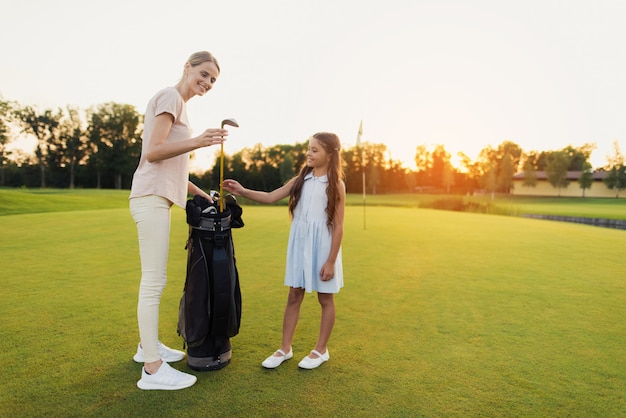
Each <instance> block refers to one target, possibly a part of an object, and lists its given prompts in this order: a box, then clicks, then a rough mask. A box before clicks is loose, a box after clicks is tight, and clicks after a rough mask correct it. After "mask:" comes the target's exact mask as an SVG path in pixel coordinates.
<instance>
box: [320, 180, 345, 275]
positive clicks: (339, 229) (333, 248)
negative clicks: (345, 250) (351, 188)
mask: <svg viewBox="0 0 626 418" xmlns="http://www.w3.org/2000/svg"><path fill="white" fill-rule="evenodd" d="M338 189H339V201H338V202H337V207H336V208H335V218H334V219H333V232H332V237H331V239H332V242H331V245H330V253H329V254H328V259H327V260H326V263H324V265H323V266H322V270H321V271H320V278H321V279H322V280H323V281H328V280H331V279H332V278H333V277H335V262H336V261H337V255H338V254H339V248H341V241H342V240H343V218H344V213H345V208H346V185H345V183H344V182H343V181H342V182H340V187H339V188H338Z"/></svg>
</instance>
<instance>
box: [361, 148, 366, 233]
mask: <svg viewBox="0 0 626 418" xmlns="http://www.w3.org/2000/svg"><path fill="white" fill-rule="evenodd" d="M361 155H363V154H361ZM361 161H363V158H361ZM361 165H363V164H361ZM362 168H363V229H364V230H365V229H367V227H366V223H365V206H366V205H365V167H362Z"/></svg>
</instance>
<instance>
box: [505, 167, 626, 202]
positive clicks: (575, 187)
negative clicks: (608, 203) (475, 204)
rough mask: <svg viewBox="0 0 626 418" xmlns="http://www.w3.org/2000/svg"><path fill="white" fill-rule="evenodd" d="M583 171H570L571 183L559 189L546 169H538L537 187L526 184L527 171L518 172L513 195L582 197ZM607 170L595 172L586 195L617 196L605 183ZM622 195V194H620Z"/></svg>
mask: <svg viewBox="0 0 626 418" xmlns="http://www.w3.org/2000/svg"><path fill="white" fill-rule="evenodd" d="M581 173H582V172H581V171H568V172H567V179H568V180H569V182H570V183H569V185H568V186H567V187H566V188H561V191H560V194H559V190H558V189H557V188H556V187H554V186H552V185H551V184H550V182H549V181H548V177H547V176H546V172H545V171H536V172H535V176H536V178H537V184H536V185H535V187H532V186H524V178H525V173H524V172H521V173H517V174H515V175H514V176H513V189H512V190H511V194H512V195H516V196H554V197H556V196H559V195H560V196H562V197H582V196H583V189H581V188H580V184H578V179H579V178H580V174H581ZM607 174H608V173H607V172H606V171H596V172H594V173H593V175H592V178H593V183H592V184H591V187H590V188H588V189H586V190H585V191H584V193H585V197H612V198H615V190H612V189H609V188H608V187H606V184H604V178H605V177H606V176H607ZM620 197H622V196H620Z"/></svg>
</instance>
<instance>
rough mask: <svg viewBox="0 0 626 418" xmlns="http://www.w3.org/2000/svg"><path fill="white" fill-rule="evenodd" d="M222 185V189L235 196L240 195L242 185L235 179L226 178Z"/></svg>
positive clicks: (242, 189)
mask: <svg viewBox="0 0 626 418" xmlns="http://www.w3.org/2000/svg"><path fill="white" fill-rule="evenodd" d="M222 186H223V187H224V190H226V191H227V192H229V193H232V194H234V195H236V196H241V195H242V193H243V191H244V187H243V186H242V185H241V184H240V183H239V182H238V181H237V180H231V179H226V180H224V183H222Z"/></svg>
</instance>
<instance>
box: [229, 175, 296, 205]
mask: <svg viewBox="0 0 626 418" xmlns="http://www.w3.org/2000/svg"><path fill="white" fill-rule="evenodd" d="M295 181H296V178H295V177H294V178H292V179H291V180H289V181H288V182H287V183H285V184H284V185H283V186H281V187H279V188H278V189H275V190H272V191H271V192H262V191H259V190H250V189H246V188H245V187H243V186H242V185H241V184H240V183H239V182H238V181H237V180H230V179H228V180H224V189H225V190H226V191H228V192H230V193H232V194H234V195H236V196H242V197H245V198H246V199H250V200H254V201H255V202H259V203H275V202H278V201H279V200H280V199H284V198H285V197H287V196H289V193H291V188H292V187H293V184H294V182H295Z"/></svg>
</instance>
